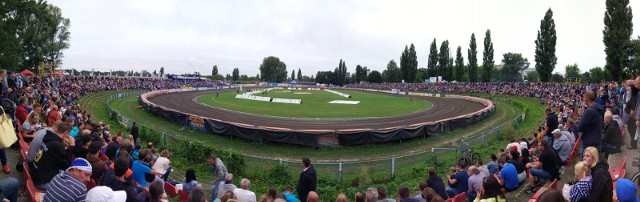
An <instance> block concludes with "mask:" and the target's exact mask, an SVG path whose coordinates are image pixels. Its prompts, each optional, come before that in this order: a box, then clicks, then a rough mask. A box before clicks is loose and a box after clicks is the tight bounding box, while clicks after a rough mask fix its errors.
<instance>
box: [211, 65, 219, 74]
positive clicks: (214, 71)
mask: <svg viewBox="0 0 640 202" xmlns="http://www.w3.org/2000/svg"><path fill="white" fill-rule="evenodd" d="M216 74H218V65H213V69H211V76H215V75H216Z"/></svg>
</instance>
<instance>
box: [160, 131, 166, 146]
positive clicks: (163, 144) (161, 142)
mask: <svg viewBox="0 0 640 202" xmlns="http://www.w3.org/2000/svg"><path fill="white" fill-rule="evenodd" d="M160 144H162V146H163V147H164V146H165V145H166V144H165V139H164V132H162V134H161V135H160Z"/></svg>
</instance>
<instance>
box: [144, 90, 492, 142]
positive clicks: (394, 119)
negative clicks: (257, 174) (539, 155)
mask: <svg viewBox="0 0 640 202" xmlns="http://www.w3.org/2000/svg"><path fill="white" fill-rule="evenodd" d="M220 92H222V91H220ZM363 92H366V91H363ZM212 93H215V91H214V90H207V91H189V92H174V93H168V94H163V95H158V96H155V97H153V98H150V99H149V102H151V103H154V104H156V105H160V106H163V107H165V108H169V109H173V110H176V111H181V112H183V113H187V114H193V115H198V116H202V117H208V118H212V119H218V120H221V121H224V122H233V123H240V124H244V125H250V126H256V127H264V128H270V129H276V130H278V129H279V130H297V131H310V132H311V131H324V130H331V131H334V130H339V131H351V130H353V131H359V130H384V129H392V128H403V127H408V126H411V125H414V124H418V123H425V122H435V121H439V120H442V119H447V118H452V117H456V116H460V115H465V114H470V113H474V112H477V111H480V110H482V109H483V108H484V107H485V106H484V105H483V104H480V103H477V102H471V101H466V100H461V99H452V98H439V97H420V96H414V97H413V98H412V99H422V100H426V101H429V102H431V103H432V106H431V107H430V108H428V109H425V110H420V111H416V112H412V113H408V114H401V115H395V116H387V117H375V118H348V119H314V118H286V117H273V116H264V115H257V114H249V113H244V112H238V111H231V110H227V109H222V108H217V107H213V106H208V105H205V104H202V103H199V102H197V101H196V100H195V98H196V97H198V96H200V95H205V94H212ZM366 93H374V92H366ZM385 95H389V96H400V95H390V94H385ZM405 97H406V96H405ZM380 107H384V106H380Z"/></svg>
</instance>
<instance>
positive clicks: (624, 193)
mask: <svg viewBox="0 0 640 202" xmlns="http://www.w3.org/2000/svg"><path fill="white" fill-rule="evenodd" d="M636 193H638V187H637V186H636V184H634V183H633V182H631V180H629V179H626V178H620V179H618V180H617V181H616V194H615V195H614V197H616V198H618V201H620V202H640V199H638V198H636Z"/></svg>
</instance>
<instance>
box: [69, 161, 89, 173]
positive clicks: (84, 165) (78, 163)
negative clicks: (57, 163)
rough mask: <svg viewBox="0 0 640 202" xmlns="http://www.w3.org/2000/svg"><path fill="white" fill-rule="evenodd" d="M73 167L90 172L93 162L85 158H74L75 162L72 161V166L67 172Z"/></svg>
mask: <svg viewBox="0 0 640 202" xmlns="http://www.w3.org/2000/svg"><path fill="white" fill-rule="evenodd" d="M72 168H75V169H78V170H82V171H88V172H91V171H92V169H91V164H90V163H89V161H87V160H86V159H84V158H76V160H73V162H71V166H69V168H67V172H68V171H69V170H71V169H72Z"/></svg>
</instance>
